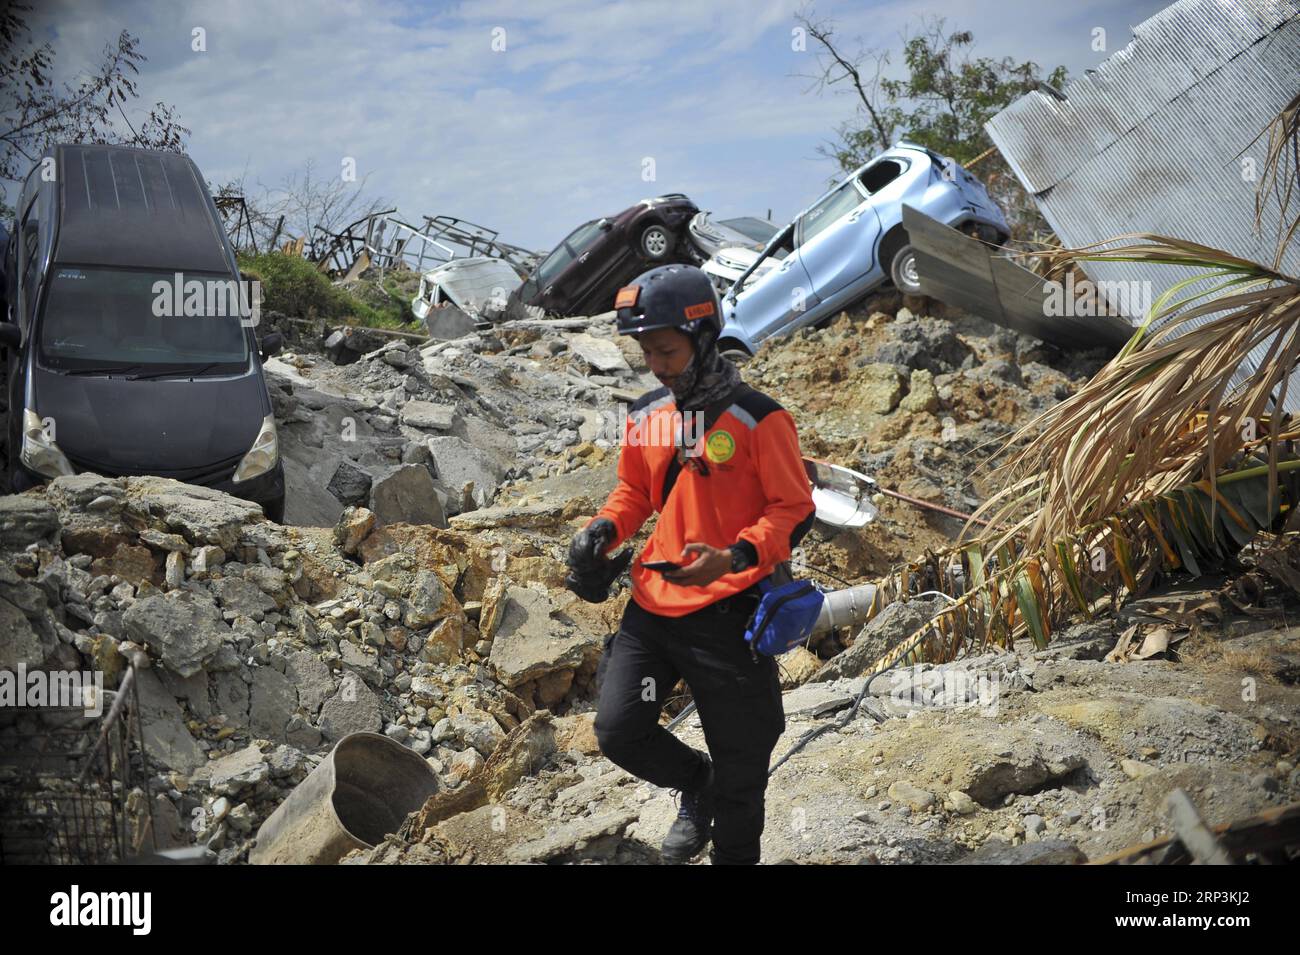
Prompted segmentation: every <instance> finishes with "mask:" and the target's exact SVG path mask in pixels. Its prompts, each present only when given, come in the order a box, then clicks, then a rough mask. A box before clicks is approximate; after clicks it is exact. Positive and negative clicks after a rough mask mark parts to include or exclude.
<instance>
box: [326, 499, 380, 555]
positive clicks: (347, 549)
mask: <svg viewBox="0 0 1300 955" xmlns="http://www.w3.org/2000/svg"><path fill="white" fill-rule="evenodd" d="M375 523H376V521H375V515H374V513H373V512H372V511H371V510H370V508H368V507H349V508H348V509H347V510H345V511H344V512H343V514H342V516H341V517H339V521H338V524H337V525H335V527H334V543H335V544H337V545H338V548H339V550H341V551H343V553H345V554H354V553H356V551H357V548H358V547H360V546H361V542H362V541H364V540H365V539H366V535H368V534H369V533H370V532H371V531H372V530H374V528H375Z"/></svg>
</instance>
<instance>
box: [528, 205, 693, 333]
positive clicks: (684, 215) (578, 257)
mask: <svg viewBox="0 0 1300 955" xmlns="http://www.w3.org/2000/svg"><path fill="white" fill-rule="evenodd" d="M699 211H700V210H699V209H697V208H696V207H695V203H693V202H691V200H690V199H688V198H686V196H684V195H682V194H681V193H680V192H675V193H670V194H669V195H666V196H658V197H656V198H654V199H642V200H641V201H640V202H638V203H637V204H636V205H634V206H632V207H630V208H628V209H624V210H623V211H622V212H620V213H619V214H618V215H616V216H613V217H612V218H606V219H593V220H592V221H590V222H584V223H583V224H582V225H580V226H578V228H576V229H574V230H573V231H572V232H570V233H569V234H568V235H567V236H566V237H565V238H564V240H563V241H562V242H560V244H559V245H557V246H556V247H555V248H554V249H552V250H551V252H550V254H549V255H547V256H546V258H544V259H542V263H541V264H540V265H539V266H537V268H536V269H534V270H533V274H532V275H530V276H528V280H527V281H526V282H524V284H523V285H521V286H520V287H519V288H518V289H516V290H515V291H514V292H513V293H512V294H511V296H510V298H511V302H512V304H513V303H518V304H521V305H535V306H538V307H540V308H542V309H545V310H546V311H547V312H549V313H552V314H556V315H594V314H597V313H599V312H606V311H609V310H610V309H611V308H613V307H614V293H615V292H616V291H618V289H619V287H620V286H623V285H626V284H627V283H628V282H630V281H631V280H632V279H634V278H636V277H637V276H638V275H640V274H641V273H642V272H644V271H645V270H646V269H650V268H654V266H656V265H663V264H664V263H666V262H692V263H693V262H695V257H694V256H693V254H692V251H691V244H690V242H689V241H687V239H686V227H687V225H688V224H689V223H690V221H691V217H692V216H694V215H695V214H696V213H697V212H699Z"/></svg>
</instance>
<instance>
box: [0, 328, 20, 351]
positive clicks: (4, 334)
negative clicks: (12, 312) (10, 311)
mask: <svg viewBox="0 0 1300 955" xmlns="http://www.w3.org/2000/svg"><path fill="white" fill-rule="evenodd" d="M22 345H23V330H22V329H21V328H19V327H18V326H17V325H15V324H14V323H13V322H0V348H13V349H15V350H17V349H19V348H21V347H22Z"/></svg>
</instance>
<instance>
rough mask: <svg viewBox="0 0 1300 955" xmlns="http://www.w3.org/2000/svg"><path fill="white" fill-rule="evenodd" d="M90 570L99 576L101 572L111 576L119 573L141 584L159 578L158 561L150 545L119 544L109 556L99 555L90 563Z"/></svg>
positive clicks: (155, 581) (130, 580) (126, 578)
mask: <svg viewBox="0 0 1300 955" xmlns="http://www.w3.org/2000/svg"><path fill="white" fill-rule="evenodd" d="M90 572H91V573H92V574H93V575H95V576H96V577H98V576H99V575H100V574H104V575H106V576H111V575H113V574H117V576H119V577H121V578H122V579H123V580H125V581H129V582H130V583H133V584H136V585H139V584H140V582H141V581H144V580H148V581H151V582H153V583H158V582H160V581H159V580H158V576H159V575H158V561H157V559H156V558H155V557H154V555H153V551H151V550H150V549H149V548H148V547H141V546H140V545H139V544H119V545H118V546H117V549H116V550H114V551H113V553H112V554H111V555H110V556H108V557H97V558H95V560H93V561H92V562H91V564H90Z"/></svg>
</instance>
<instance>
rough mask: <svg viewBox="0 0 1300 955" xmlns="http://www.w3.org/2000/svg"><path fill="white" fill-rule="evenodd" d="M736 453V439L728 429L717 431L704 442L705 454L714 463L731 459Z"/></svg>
mask: <svg viewBox="0 0 1300 955" xmlns="http://www.w3.org/2000/svg"><path fill="white" fill-rule="evenodd" d="M735 453H736V439H735V438H733V437H732V436H731V435H730V434H729V433H728V432H726V431H715V432H713V434H711V435H709V436H708V438H707V439H705V442H704V455H705V457H707V458H708V459H709V460H710V461H712V462H713V463H714V464H721V463H722V462H723V461H730V460H731V456H732V455H733V454H735Z"/></svg>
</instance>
